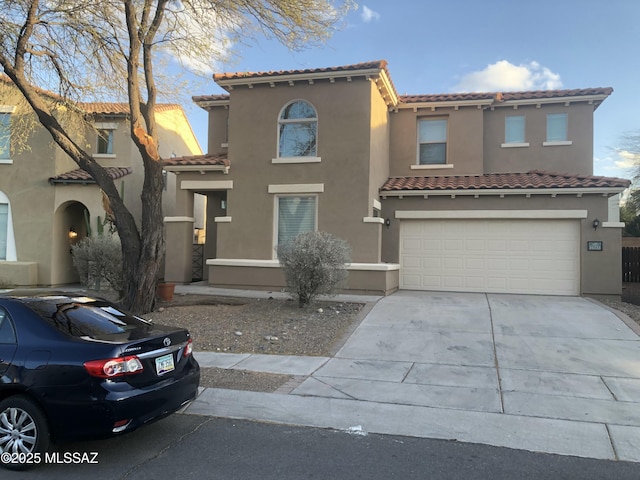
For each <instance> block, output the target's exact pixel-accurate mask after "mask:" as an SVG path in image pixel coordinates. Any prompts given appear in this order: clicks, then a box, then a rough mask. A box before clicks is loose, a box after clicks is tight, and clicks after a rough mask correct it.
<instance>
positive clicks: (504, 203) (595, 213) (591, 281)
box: [382, 194, 622, 295]
mask: <svg viewBox="0 0 640 480" xmlns="http://www.w3.org/2000/svg"><path fill="white" fill-rule="evenodd" d="M382 208H383V212H384V215H385V217H389V218H391V219H392V221H391V225H390V227H389V228H388V229H385V230H384V233H383V252H382V261H384V262H391V263H397V262H398V261H399V258H398V257H399V251H400V245H399V241H400V222H401V220H398V219H396V218H395V212H396V211H402V210H426V211H447V210H465V211H476V210H587V212H588V213H587V218H585V219H584V220H581V221H580V224H581V227H580V232H581V239H580V245H579V246H577V248H580V258H581V261H580V275H581V286H580V292H581V294H583V295H587V294H602V295H620V292H621V289H622V281H621V275H622V265H621V246H620V243H621V229H620V228H603V227H600V228H598V229H597V230H594V228H593V226H592V223H593V220H594V219H596V218H598V219H599V220H600V221H601V222H603V221H606V219H607V211H608V205H607V198H606V197H603V196H602V195H601V194H592V195H583V196H582V197H578V196H577V195H558V196H557V197H556V198H552V197H551V196H550V195H532V196H531V198H526V197H525V196H524V195H506V196H505V198H500V197H498V196H481V197H479V198H474V197H473V196H462V195H461V196H456V198H454V199H452V198H451V197H450V196H430V197H429V198H428V199H424V198H423V197H421V196H419V197H404V198H403V199H398V198H396V197H388V198H387V199H384V200H382ZM599 240H601V241H603V247H604V250H603V251H602V252H588V251H587V241H599Z"/></svg>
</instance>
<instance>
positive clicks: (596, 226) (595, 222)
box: [592, 218, 600, 230]
mask: <svg viewBox="0 0 640 480" xmlns="http://www.w3.org/2000/svg"><path fill="white" fill-rule="evenodd" d="M592 225H593V229H594V230H597V229H598V227H599V226H600V220H598V219H597V218H596V219H595V220H594V221H593V223H592Z"/></svg>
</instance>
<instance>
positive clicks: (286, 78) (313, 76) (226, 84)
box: [215, 68, 383, 90]
mask: <svg viewBox="0 0 640 480" xmlns="http://www.w3.org/2000/svg"><path fill="white" fill-rule="evenodd" d="M382 71H383V70H382V69H380V68H365V69H359V70H332V71H325V72H306V73H288V74H282V75H277V74H275V75H269V74H264V75H259V76H247V77H242V78H229V79H215V82H216V83H217V84H218V85H220V86H221V87H222V88H224V89H225V90H233V87H236V86H251V85H259V84H271V83H288V82H296V81H298V82H299V81H309V80H331V79H334V80H335V79H337V78H349V77H367V76H371V75H380V73H381V72H382Z"/></svg>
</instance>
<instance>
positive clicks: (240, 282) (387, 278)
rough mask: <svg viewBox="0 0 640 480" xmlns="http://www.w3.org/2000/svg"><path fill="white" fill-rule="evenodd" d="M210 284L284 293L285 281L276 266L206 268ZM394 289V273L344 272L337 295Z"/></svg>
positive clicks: (374, 292) (393, 271)
mask: <svg viewBox="0 0 640 480" xmlns="http://www.w3.org/2000/svg"><path fill="white" fill-rule="evenodd" d="M208 283H209V284H210V285H213V286H216V287H221V288H243V289H245V288H249V289H254V290H278V291H280V290H284V288H285V286H286V281H285V277H284V273H283V271H282V269H281V268H279V267H275V266H274V267H240V266H233V267H231V266H219V265H216V266H209V282H208ZM397 289H398V270H388V271H362V270H347V280H346V284H345V285H344V288H342V289H341V290H340V292H341V293H350V292H351V293H359V294H364V295H388V294H390V293H393V292H394V291H395V290H397Z"/></svg>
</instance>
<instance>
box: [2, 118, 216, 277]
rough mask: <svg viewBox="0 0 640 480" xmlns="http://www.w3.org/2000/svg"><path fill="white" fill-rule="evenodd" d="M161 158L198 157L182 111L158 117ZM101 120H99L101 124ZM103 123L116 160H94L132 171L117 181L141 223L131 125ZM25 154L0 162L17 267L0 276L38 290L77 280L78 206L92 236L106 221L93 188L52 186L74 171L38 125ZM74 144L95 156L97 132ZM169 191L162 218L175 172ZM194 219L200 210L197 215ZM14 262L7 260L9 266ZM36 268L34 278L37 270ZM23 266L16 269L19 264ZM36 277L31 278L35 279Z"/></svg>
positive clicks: (170, 207) (168, 210)
mask: <svg viewBox="0 0 640 480" xmlns="http://www.w3.org/2000/svg"><path fill="white" fill-rule="evenodd" d="M157 120H158V127H159V131H160V154H161V156H165V157H169V156H171V154H172V153H175V154H176V155H180V156H182V155H194V154H200V153H202V151H201V149H200V146H199V145H198V142H197V139H196V137H195V135H194V134H193V131H192V130H191V127H190V125H189V124H188V121H187V119H186V117H185V116H184V113H183V112H182V111H181V110H179V109H175V110H169V111H165V112H159V114H158V116H157ZM98 121H101V120H100V119H99V120H98ZM103 122H104V123H116V124H117V127H118V128H117V129H116V131H115V134H114V155H113V156H101V157H100V158H98V160H99V161H100V163H101V164H103V165H104V166H118V167H122V166H131V167H132V168H133V173H132V174H131V175H127V176H125V177H123V179H122V180H116V186H118V188H119V189H120V186H121V183H122V181H124V196H125V203H126V204H127V206H128V207H129V208H130V209H131V211H132V213H133V214H134V217H135V218H136V219H137V220H138V221H139V220H140V192H141V189H142V184H143V179H144V171H143V168H142V164H141V162H140V160H139V158H140V157H139V154H138V151H137V149H136V148H135V146H134V144H133V142H132V141H131V139H130V137H129V127H128V124H127V122H126V121H125V120H124V119H123V118H115V119H114V118H109V119H104V120H103ZM28 144H29V145H30V150H29V151H25V152H23V153H20V154H18V155H14V156H13V163H12V164H4V163H3V164H0V191H1V192H3V193H4V194H5V195H6V196H7V197H8V199H9V201H10V206H11V213H12V218H13V229H14V234H15V243H16V253H17V260H18V262H19V263H16V264H15V267H16V268H14V266H11V267H10V266H6V265H5V266H4V268H3V269H2V270H1V271H0V274H2V272H9V273H8V275H9V276H15V277H16V278H15V279H12V278H7V279H4V281H6V282H12V280H15V281H16V282H18V281H20V282H22V281H24V280H23V279H24V278H27V279H31V280H30V281H33V282H35V283H37V284H39V285H60V284H65V283H70V282H76V281H77V280H78V277H77V275H76V273H75V270H74V269H73V266H72V261H71V256H70V253H69V249H70V244H69V229H70V228H73V229H74V230H75V231H76V232H77V233H78V234H79V238H82V237H83V236H84V235H86V228H85V226H84V223H85V222H84V216H83V215H82V211H83V208H85V207H86V208H87V209H88V210H89V213H90V217H91V228H92V230H93V231H94V232H95V231H96V229H97V227H96V219H97V217H98V216H100V217H101V218H102V219H104V216H105V215H104V209H103V207H102V196H101V194H100V190H99V189H98V187H97V186H96V185H95V184H89V185H80V184H67V185H62V184H57V185H55V186H53V185H50V184H49V181H48V180H49V178H50V177H54V176H56V175H60V174H62V173H65V172H69V171H71V170H75V169H77V168H78V166H77V165H76V163H75V162H73V161H72V160H71V159H69V158H68V157H67V156H66V155H65V154H64V153H63V152H62V151H61V150H60V149H59V148H58V147H56V146H54V145H53V144H52V141H51V137H50V135H49V134H48V133H47V132H46V131H45V130H44V129H42V128H37V129H36V130H34V131H33V132H31V135H30V138H29V139H28ZM79 144H80V145H82V146H85V147H86V148H87V151H89V152H95V151H96V134H95V132H93V131H89V132H87V133H86V134H85V135H84V139H83V140H82V139H81V140H79ZM168 183H169V184H168V188H167V193H166V194H165V198H164V199H163V206H164V210H165V214H166V215H172V214H173V211H174V205H175V201H174V199H173V197H174V195H175V191H176V189H175V175H174V174H169V175H168ZM204 209H205V205H204V200H201V201H200V206H199V212H200V213H199V215H200V216H201V217H202V219H203V220H202V222H201V223H204V214H205V213H204ZM195 214H196V215H198V212H197V211H196V213H195ZM6 263H11V262H6ZM33 264H35V265H36V268H35V272H36V274H35V275H34V273H33V272H34V267H33ZM18 265H20V268H17V266H18ZM34 277H35V280H33V279H34Z"/></svg>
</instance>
